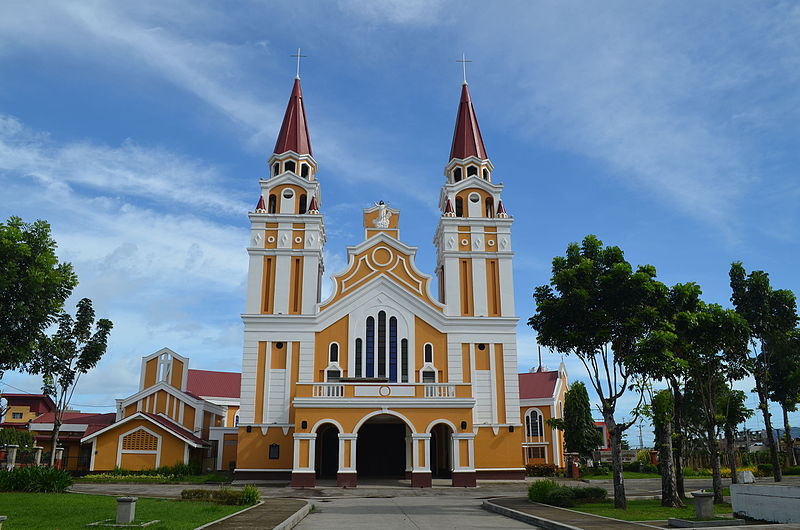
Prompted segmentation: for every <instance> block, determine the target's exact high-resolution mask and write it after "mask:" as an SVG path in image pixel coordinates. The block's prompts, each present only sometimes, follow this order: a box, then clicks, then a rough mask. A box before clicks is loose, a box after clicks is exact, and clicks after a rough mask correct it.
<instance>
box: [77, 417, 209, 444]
mask: <svg viewBox="0 0 800 530" xmlns="http://www.w3.org/2000/svg"><path fill="white" fill-rule="evenodd" d="M135 419H143V420H147V421H149V422H150V423H153V424H156V425H158V426H159V427H161V428H162V429H164V430H165V431H168V432H169V433H170V434H172V435H174V436H176V437H178V438H180V439H182V440H183V441H185V442H187V443H189V445H192V446H194V447H204V446H207V445H208V444H207V443H206V442H205V440H203V439H202V438H199V437H197V436H195V435H194V434H193V433H191V432H189V431H187V430H186V429H184V428H183V427H181V426H180V425H178V424H177V423H174V422H173V421H172V420H170V419H169V418H166V417H164V416H161V415H159V414H153V413H151V412H137V413H136V414H131V415H130V416H128V417H126V418H123V419H121V420H120V421H118V422H116V423H112V424H111V425H107V426H105V427H103V428H102V429H97V430H95V431H93V432H92V433H89V432H88V431H87V433H86V434H85V435H84V437H83V438H81V443H85V442H87V441H89V440H91V439H92V438H95V437H97V436H99V435H100V434H102V433H104V432H106V431H108V430H110V429H114V428H116V427H119V426H120V425H123V424H125V423H128V422H129V421H132V420H135Z"/></svg>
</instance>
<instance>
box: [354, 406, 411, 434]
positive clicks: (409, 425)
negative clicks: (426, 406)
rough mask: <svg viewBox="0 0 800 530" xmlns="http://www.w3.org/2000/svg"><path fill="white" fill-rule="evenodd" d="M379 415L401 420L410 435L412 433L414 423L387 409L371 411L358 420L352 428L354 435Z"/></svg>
mask: <svg viewBox="0 0 800 530" xmlns="http://www.w3.org/2000/svg"><path fill="white" fill-rule="evenodd" d="M381 414H388V415H389V416H395V417H397V418H400V419H401V420H403V421H404V422H405V424H406V427H408V428H409V429H410V430H411V432H412V433H413V432H414V423H412V421H411V420H409V419H408V418H407V417H405V416H404V415H403V414H400V413H399V412H395V411H393V410H389V409H380V410H375V411H372V412H370V413H369V414H367V415H365V416H363V417H362V418H361V419H360V420H358V423H356V426H355V427H353V432H354V433H358V430H359V429H360V428H361V426H362V425H364V423H366V422H367V421H368V420H369V419H370V418H373V417H375V416H380V415H381Z"/></svg>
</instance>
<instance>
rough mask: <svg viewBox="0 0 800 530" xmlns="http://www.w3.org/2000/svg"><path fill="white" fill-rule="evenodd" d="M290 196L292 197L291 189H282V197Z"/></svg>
mask: <svg viewBox="0 0 800 530" xmlns="http://www.w3.org/2000/svg"><path fill="white" fill-rule="evenodd" d="M292 197H294V191H292V190H291V189H290V188H286V189H285V190H283V198H284V199H291V198H292Z"/></svg>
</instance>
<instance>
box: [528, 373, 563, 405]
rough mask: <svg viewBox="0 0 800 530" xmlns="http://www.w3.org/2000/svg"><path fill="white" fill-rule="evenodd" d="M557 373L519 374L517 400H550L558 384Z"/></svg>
mask: <svg viewBox="0 0 800 530" xmlns="http://www.w3.org/2000/svg"><path fill="white" fill-rule="evenodd" d="M558 377H559V372H558V371H557V370H554V371H552V372H531V373H528V374H519V398H520V399H542V398H552V397H553V395H554V394H555V390H556V383H558Z"/></svg>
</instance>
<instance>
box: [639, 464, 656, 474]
mask: <svg viewBox="0 0 800 530" xmlns="http://www.w3.org/2000/svg"><path fill="white" fill-rule="evenodd" d="M642 473H659V471H658V466H654V465H653V464H643V465H642Z"/></svg>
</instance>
